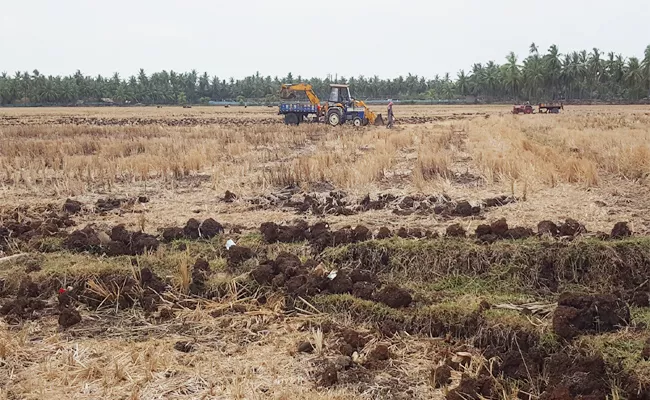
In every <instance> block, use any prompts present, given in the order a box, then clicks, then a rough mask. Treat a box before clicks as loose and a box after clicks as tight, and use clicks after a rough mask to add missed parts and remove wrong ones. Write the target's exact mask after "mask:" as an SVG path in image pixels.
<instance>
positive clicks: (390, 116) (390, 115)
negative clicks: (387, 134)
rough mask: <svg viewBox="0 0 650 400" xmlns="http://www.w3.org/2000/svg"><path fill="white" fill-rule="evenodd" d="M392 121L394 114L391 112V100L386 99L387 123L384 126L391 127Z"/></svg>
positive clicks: (393, 120)
mask: <svg viewBox="0 0 650 400" xmlns="http://www.w3.org/2000/svg"><path fill="white" fill-rule="evenodd" d="M394 122H395V114H393V100H388V125H386V128H388V129H390V128H392V127H393V123H394Z"/></svg>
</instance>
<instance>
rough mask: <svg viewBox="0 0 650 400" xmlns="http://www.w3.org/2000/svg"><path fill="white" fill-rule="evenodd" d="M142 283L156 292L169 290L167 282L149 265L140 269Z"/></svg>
mask: <svg viewBox="0 0 650 400" xmlns="http://www.w3.org/2000/svg"><path fill="white" fill-rule="evenodd" d="M140 284H141V285H142V286H143V287H144V288H150V289H152V290H153V291H155V292H156V293H163V292H164V291H166V290H167V284H165V282H163V281H162V280H161V279H160V278H159V277H158V276H156V275H155V274H154V273H153V272H152V271H151V269H149V268H147V267H144V268H142V269H141V270H140Z"/></svg>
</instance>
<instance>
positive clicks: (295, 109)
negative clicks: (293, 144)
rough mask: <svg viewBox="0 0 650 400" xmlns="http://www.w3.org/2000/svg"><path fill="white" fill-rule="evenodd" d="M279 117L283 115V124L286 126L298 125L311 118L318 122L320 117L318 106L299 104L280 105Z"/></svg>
mask: <svg viewBox="0 0 650 400" xmlns="http://www.w3.org/2000/svg"><path fill="white" fill-rule="evenodd" d="M278 114H280V115H284V123H285V124H287V125H298V124H300V123H301V122H303V121H306V120H309V117H310V116H311V117H312V119H313V120H316V121H317V120H318V118H319V117H320V106H319V105H314V104H301V103H281V104H280V110H279V112H278Z"/></svg>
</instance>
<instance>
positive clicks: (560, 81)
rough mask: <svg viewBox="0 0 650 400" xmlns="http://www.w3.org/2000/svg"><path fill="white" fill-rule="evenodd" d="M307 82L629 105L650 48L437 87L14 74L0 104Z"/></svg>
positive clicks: (539, 61) (440, 80) (387, 94)
mask: <svg viewBox="0 0 650 400" xmlns="http://www.w3.org/2000/svg"><path fill="white" fill-rule="evenodd" d="M296 82H308V83H311V84H312V85H313V86H314V89H315V90H316V92H317V94H319V95H320V96H323V97H324V96H326V94H327V93H328V92H329V89H328V87H329V84H330V83H334V82H336V83H349V84H350V85H351V86H352V91H353V94H354V95H355V96H356V97H357V98H362V99H386V98H394V99H403V100H405V99H422V100H424V99H457V98H464V97H466V96H474V97H477V98H479V99H481V100H483V101H521V100H530V101H542V100H553V99H564V100H596V99H598V100H606V101H608V100H614V101H616V100H629V101H635V100H639V99H642V98H644V97H650V45H649V46H648V47H647V48H646V49H645V53H644V58H643V59H639V58H637V57H629V58H626V57H624V56H623V55H621V54H615V53H614V52H610V53H607V54H604V53H603V52H602V51H600V50H599V49H597V48H594V49H592V50H590V51H588V50H582V51H574V52H570V53H566V54H561V53H560V51H559V50H558V48H557V46H555V45H552V46H551V47H549V49H548V50H547V51H546V52H545V53H541V52H540V51H539V49H538V47H537V46H536V45H535V44H534V43H533V44H532V45H531V46H530V51H529V54H528V56H527V57H526V58H525V59H523V60H522V61H521V62H519V60H518V58H517V56H516V55H515V54H514V52H511V53H510V54H508V55H507V56H506V58H505V63H504V64H497V63H495V62H494V61H489V62H487V63H485V64H481V63H478V64H474V65H473V66H472V68H471V69H470V70H468V71H465V70H461V71H459V72H458V73H457V75H456V76H455V77H452V76H450V74H445V75H444V76H439V75H436V76H435V77H434V78H433V79H426V78H424V77H422V76H417V75H411V74H409V75H408V76H406V77H403V76H399V77H397V78H394V79H380V78H378V77H377V76H374V77H370V78H369V77H365V76H359V77H356V78H355V77H350V78H347V79H346V78H345V77H328V78H326V79H319V78H310V79H303V77H301V76H296V77H294V76H293V75H292V74H291V73H289V74H288V75H287V76H286V77H282V78H279V77H274V78H272V77H270V76H266V77H263V76H260V74H259V73H258V74H256V75H254V76H248V77H245V78H243V79H237V80H236V79H234V78H230V79H228V80H225V79H221V78H219V77H216V76H212V77H211V76H209V75H208V74H207V73H203V74H199V73H197V72H196V71H195V70H193V71H191V72H187V73H177V72H174V71H169V72H167V71H162V72H155V73H152V74H151V75H147V74H146V73H145V71H144V70H142V69H141V70H140V72H139V74H138V75H137V76H131V77H129V78H127V79H123V78H122V77H120V76H119V74H117V73H116V74H114V75H113V76H111V77H103V76H101V75H98V76H95V77H91V76H85V75H83V74H82V73H81V71H77V72H76V73H75V74H74V75H70V76H63V77H61V76H45V75H42V74H41V73H40V72H39V71H38V70H34V71H33V72H32V73H31V74H30V73H28V72H24V73H20V72H17V73H16V74H15V75H8V74H7V73H2V74H1V75H0V104H2V105H7V104H35V103H41V104H74V103H77V102H79V101H87V102H93V101H101V99H103V98H104V99H105V98H110V99H112V100H113V101H115V102H117V103H145V104H177V103H186V102H189V103H199V102H207V101H209V100H237V101H244V100H246V99H255V100H264V101H269V102H270V101H276V100H277V97H278V90H279V86H280V84H281V83H296Z"/></svg>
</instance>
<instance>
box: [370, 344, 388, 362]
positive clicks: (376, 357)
mask: <svg viewBox="0 0 650 400" xmlns="http://www.w3.org/2000/svg"><path fill="white" fill-rule="evenodd" d="M388 359H390V350H389V349H388V346H386V345H385V344H378V345H377V346H376V347H375V348H374V349H372V350H371V351H370V353H368V360H369V361H386V360H388Z"/></svg>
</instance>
